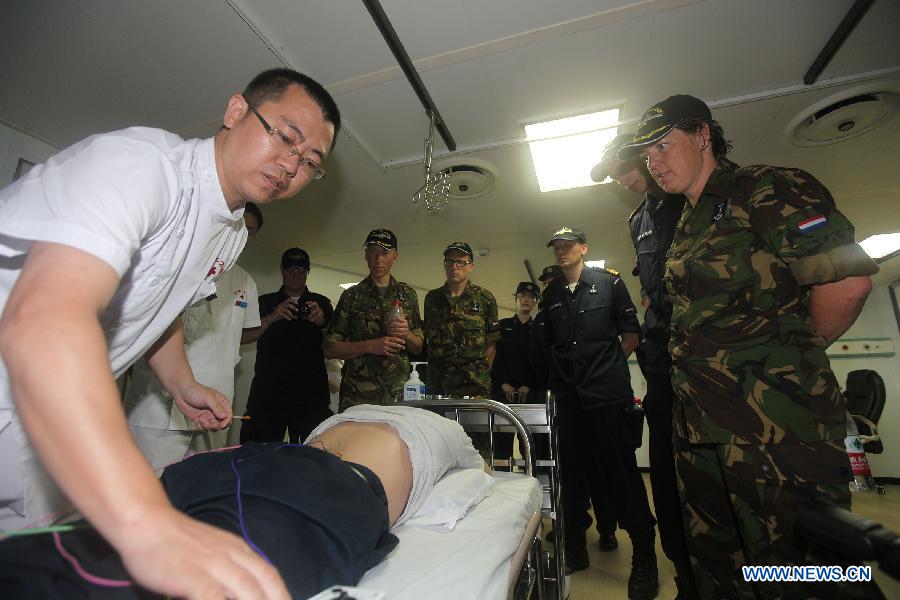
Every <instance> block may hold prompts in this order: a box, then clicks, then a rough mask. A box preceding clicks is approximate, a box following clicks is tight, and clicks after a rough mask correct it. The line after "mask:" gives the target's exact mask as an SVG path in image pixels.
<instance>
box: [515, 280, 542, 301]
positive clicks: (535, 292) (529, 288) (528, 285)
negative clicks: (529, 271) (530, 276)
mask: <svg viewBox="0 0 900 600" xmlns="http://www.w3.org/2000/svg"><path fill="white" fill-rule="evenodd" d="M519 294H531V295H532V296H534V297H535V298H540V297H541V291H540V290H539V289H538V286H536V285H535V284H534V283H532V282H530V281H520V282H519V285H517V286H516V295H517V296H518V295H519Z"/></svg>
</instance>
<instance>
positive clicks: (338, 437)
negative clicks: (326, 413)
mask: <svg viewBox="0 0 900 600" xmlns="http://www.w3.org/2000/svg"><path fill="white" fill-rule="evenodd" d="M308 445H310V446H317V447H321V448H322V449H324V450H325V451H327V452H330V453H332V454H334V455H335V456H338V457H339V458H341V460H345V461H348V462H353V463H358V464H361V465H364V466H366V467H368V468H370V469H372V471H373V472H374V473H375V474H376V475H377V476H378V478H379V479H380V480H381V484H382V485H383V486H384V491H385V493H386V494H387V498H388V515H389V517H390V521H391V525H393V524H394V523H396V522H397V519H398V518H399V517H400V514H401V513H402V512H403V509H404V508H405V507H406V502H407V500H409V494H410V490H412V480H413V472H412V463H411V462H410V460H409V449H408V448H407V447H406V444H405V443H404V442H403V440H402V439H401V438H400V435H399V434H398V433H397V431H396V430H395V429H394V428H393V427H392V426H390V425H388V424H386V423H359V422H352V421H345V422H343V423H338V424H336V425H334V426H332V427H330V428H328V429H327V430H325V431H323V432H322V433H320V434H319V435H317V436H316V437H315V438H313V439H312V440H310V441H309V442H308Z"/></svg>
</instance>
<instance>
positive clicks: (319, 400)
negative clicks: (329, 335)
mask: <svg viewBox="0 0 900 600" xmlns="http://www.w3.org/2000/svg"><path fill="white" fill-rule="evenodd" d="M309 268H310V265H309V254H307V253H306V251H305V250H301V249H300V248H290V249H288V250H286V251H285V252H284V254H282V255H281V278H282V282H283V285H282V286H281V289H280V290H278V291H277V292H273V293H271V294H265V295H263V296H260V297H259V316H260V321H261V322H262V324H261V326H260V327H259V329H258V330H256V334H255V336H254V338H255V339H258V340H259V343H258V345H257V349H256V371H255V373H254V376H253V383H252V384H251V385H250V397H249V398H248V399H247V411H246V414H247V415H248V416H249V417H250V419H249V420H248V421H246V422H245V423H244V424H243V425H242V426H241V443H242V444H243V443H246V442H274V441H281V440H283V439H284V432H285V429H287V431H288V433H289V436H290V440H291V442H293V443H297V442H298V440H303V439H306V436H307V435H308V434H309V432H310V431H312V430H313V429H314V428H315V426H316V425H318V424H319V423H321V422H322V421H324V420H325V419H326V418H328V417H330V416H331V410H330V409H329V408H328V402H329V400H330V395H329V390H328V374H327V372H326V370H325V357H324V355H323V354H322V340H323V336H324V331H325V329H326V328H327V326H328V323H329V321H331V316H332V314H333V312H334V309H332V307H331V301H330V300H328V298H326V297H325V296H323V295H321V294H316V293H313V292H310V291H309V289H308V288H307V287H306V278H307V276H308V275H309ZM250 341H252V340H250Z"/></svg>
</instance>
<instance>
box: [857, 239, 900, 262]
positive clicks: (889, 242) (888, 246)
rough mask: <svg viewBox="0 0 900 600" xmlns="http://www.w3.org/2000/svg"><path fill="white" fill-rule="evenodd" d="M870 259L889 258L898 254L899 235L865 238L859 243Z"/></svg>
mask: <svg viewBox="0 0 900 600" xmlns="http://www.w3.org/2000/svg"><path fill="white" fill-rule="evenodd" d="M859 245H860V246H862V248H863V250H865V251H866V254H868V255H869V256H871V257H872V258H884V257H886V256H887V257H889V256H890V255H891V254H894V253H895V252H900V233H881V234H878V235H873V236H870V237H867V238H866V239H864V240H863V241H861V242H860V243H859Z"/></svg>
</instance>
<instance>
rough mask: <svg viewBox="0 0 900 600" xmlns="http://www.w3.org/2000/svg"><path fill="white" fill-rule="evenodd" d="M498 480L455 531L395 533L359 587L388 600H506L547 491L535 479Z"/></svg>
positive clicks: (404, 528)
mask: <svg viewBox="0 0 900 600" xmlns="http://www.w3.org/2000/svg"><path fill="white" fill-rule="evenodd" d="M494 477H495V479H496V484H495V485H494V486H493V488H491V491H490V492H489V493H488V495H487V497H485V499H484V500H482V501H481V502H480V503H479V504H478V505H476V506H475V507H474V508H473V509H471V510H470V511H469V513H468V514H467V515H466V517H465V518H464V519H462V520H461V521H459V522H458V523H457V524H456V529H454V530H453V531H436V530H433V529H425V528H419V527H413V526H411V525H402V526H400V527H398V528H396V529H394V530H393V533H394V534H396V535H397V537H398V538H400V544H399V545H398V546H397V548H395V549H394V551H393V552H391V553H390V554H389V555H388V557H387V558H386V559H384V560H383V561H382V562H381V563H379V564H378V565H376V566H375V567H373V568H372V569H370V570H369V571H368V572H367V573H366V574H365V576H364V577H363V579H362V581H360V582H359V583H358V584H357V585H358V587H360V588H364V589H370V590H379V591H384V592H386V593H387V596H386V600H422V599H423V598H428V599H429V600H440V599H443V598H446V599H448V600H451V599H452V600H459V599H460V598H478V599H479V600H492V599H496V600H505V598H506V597H507V593H508V583H509V578H510V568H511V564H510V563H511V558H512V555H513V553H514V552H515V551H516V549H517V548H518V546H519V543H520V542H521V540H522V534H523V533H524V531H525V525H526V524H527V523H528V520H529V519H530V518H531V517H532V515H533V514H534V512H535V511H536V510H539V509H540V508H541V503H542V501H543V492H542V491H541V486H540V484H539V483H538V480H537V479H535V478H533V477H525V476H522V475H511V474H509V473H495V475H494Z"/></svg>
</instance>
